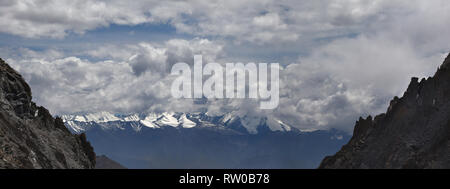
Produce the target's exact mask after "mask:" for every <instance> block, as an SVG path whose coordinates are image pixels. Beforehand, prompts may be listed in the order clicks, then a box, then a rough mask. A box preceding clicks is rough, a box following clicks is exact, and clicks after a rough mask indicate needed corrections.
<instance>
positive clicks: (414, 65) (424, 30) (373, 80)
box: [0, 0, 450, 130]
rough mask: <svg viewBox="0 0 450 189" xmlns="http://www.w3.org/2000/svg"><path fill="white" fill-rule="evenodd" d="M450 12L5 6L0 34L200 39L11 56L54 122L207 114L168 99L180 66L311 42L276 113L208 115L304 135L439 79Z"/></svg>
mask: <svg viewBox="0 0 450 189" xmlns="http://www.w3.org/2000/svg"><path fill="white" fill-rule="evenodd" d="M449 10H450V5H449V4H448V3H447V2H446V1H443V0H430V1H420V0H410V1H409V0H408V1H406V0H405V1H402V0H398V1H388V0H376V1H364V0H333V1H331V0H317V1H269V0H262V1H252V0H244V1H243V0H231V1H190V2H186V1H131V2H126V3H125V2H123V1H114V0H113V1H95V2H94V1H90V0H78V1H63V0H61V1H1V2H0V32H5V33H10V34H14V35H19V36H24V37H32V38H39V37H56V38H63V37H64V36H67V35H68V34H70V33H79V34H82V33H84V32H86V31H89V30H93V29H95V28H100V27H105V26H108V25H111V24H119V25H136V24H142V23H153V24H161V23H164V24H165V23H167V24H170V25H172V26H174V27H175V28H176V29H177V31H178V32H179V33H187V34H190V35H193V36H194V37H193V39H191V40H186V39H169V40H167V41H165V42H161V43H150V42H143V43H136V44H133V43H131V44H121V45H117V44H116V45H112V44H105V45H104V46H100V47H95V48H92V47H90V46H89V48H87V49H86V51H85V52H75V54H76V55H73V54H70V55H66V54H65V53H63V52H60V51H58V50H55V49H52V48H49V49H47V50H45V51H39V52H37V51H33V50H30V49H27V48H20V49H16V50H5V49H2V50H3V51H2V53H3V54H7V55H8V57H9V59H8V61H9V62H10V63H11V64H12V65H13V66H14V67H15V68H16V69H18V70H19V71H20V72H21V73H22V74H23V75H24V76H25V78H27V80H28V81H29V82H30V84H31V86H32V88H33V94H34V95H35V98H36V100H37V101H38V103H40V104H42V105H44V106H46V107H48V108H49V109H50V110H52V111H53V112H56V113H73V112H79V111H102V110H106V111H114V112H140V111H164V110H174V111H190V110H192V109H195V108H197V106H198V105H193V104H192V101H190V100H176V99H172V98H171V97H170V88H169V86H170V83H171V79H173V78H170V77H169V76H167V74H166V73H167V71H168V68H170V66H171V65H172V64H174V63H177V62H186V63H192V61H193V55H194V54H202V55H203V57H204V59H205V60H204V62H214V61H219V62H220V61H223V60H229V59H234V60H235V59H236V58H235V57H229V56H228V54H227V51H226V48H225V47H229V48H233V47H237V48H238V49H239V45H240V44H244V45H245V44H248V43H247V42H249V43H250V44H252V45H255V44H256V45H255V46H252V47H260V46H261V45H265V46H269V47H268V48H267V49H266V51H267V52H268V53H267V56H268V57H269V56H275V57H276V56H277V55H278V54H277V52H279V49H278V48H280V47H283V49H289V48H290V46H288V45H292V44H299V43H305V44H306V45H305V48H307V49H306V50H305V49H294V50H293V51H295V50H297V51H298V53H299V54H301V55H299V57H300V58H299V59H298V62H296V63H294V64H290V65H288V66H287V67H285V68H284V70H282V71H281V72H280V77H281V81H280V84H281V86H280V95H281V96H280V105H279V107H278V109H275V110H272V111H259V110H258V108H257V106H258V105H259V103H258V102H256V101H249V100H238V99H225V100H211V101H209V102H208V103H207V104H206V105H205V106H207V108H208V111H209V112H210V113H212V114H220V113H223V112H229V111H239V112H241V113H250V114H252V115H253V116H254V115H269V116H274V117H276V118H278V119H281V120H283V122H285V123H288V124H290V125H293V126H296V127H299V128H302V129H327V128H340V129H344V130H351V129H352V128H353V124H354V120H355V119H356V118H357V117H358V116H361V115H367V114H374V113H378V112H381V111H384V110H385V109H386V107H387V106H386V105H387V103H388V101H389V99H391V98H392V97H393V96H394V95H401V94H402V93H403V91H404V90H405V89H406V87H407V85H408V82H409V80H410V77H412V76H418V77H425V76H430V75H432V73H433V72H434V71H435V70H436V68H437V66H438V65H439V64H440V63H441V62H442V60H443V59H442V57H443V56H444V55H445V53H446V51H448V49H450V44H449V43H448V41H450V35H445V34H448V33H450V27H449V26H448V23H447V22H448V20H450V11H449ZM206 38H209V39H206ZM213 39H214V40H213ZM230 46H231V47H230ZM271 46H273V47H272V48H271ZM295 47H297V46H295ZM292 48H294V47H292ZM244 49H245V48H244ZM272 50H273V52H275V53H273V52H272ZM237 51H238V50H237ZM242 54H246V52H242ZM85 56H87V57H88V59H82V58H79V57H85ZM248 56H249V57H245V59H246V60H250V61H253V60H252V58H253V57H251V55H248ZM292 56H296V55H292ZM89 58H94V59H95V61H94V60H89ZM281 63H283V62H281ZM285 64H287V63H285Z"/></svg>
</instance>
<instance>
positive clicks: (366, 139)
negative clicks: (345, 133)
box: [319, 55, 450, 168]
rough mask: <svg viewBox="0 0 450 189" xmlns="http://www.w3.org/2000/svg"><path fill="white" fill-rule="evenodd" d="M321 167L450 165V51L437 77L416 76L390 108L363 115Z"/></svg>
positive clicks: (445, 166) (428, 166)
mask: <svg viewBox="0 0 450 189" xmlns="http://www.w3.org/2000/svg"><path fill="white" fill-rule="evenodd" d="M319 168H450V55H449V56H448V57H447V58H446V59H445V61H444V63H443V64H442V65H441V66H440V68H439V69H438V71H437V72H436V74H435V75H434V76H433V77H430V78H427V79H421V80H420V82H419V79H418V78H412V80H411V83H410V84H409V87H408V89H407V91H406V92H405V93H404V94H403V97H401V98H398V97H394V99H393V100H392V101H391V102H390V106H389V108H388V110H387V112H386V113H384V114H381V115H378V116H376V117H375V118H372V117H371V116H369V117H367V118H366V119H363V118H360V119H359V121H357V122H356V125H355V128H354V131H353V137H352V138H351V140H350V141H349V142H348V144H346V145H344V146H343V147H342V149H341V150H340V151H339V152H337V153H336V154H335V155H334V156H329V157H326V158H325V159H324V160H323V161H322V163H321V165H320V167H319Z"/></svg>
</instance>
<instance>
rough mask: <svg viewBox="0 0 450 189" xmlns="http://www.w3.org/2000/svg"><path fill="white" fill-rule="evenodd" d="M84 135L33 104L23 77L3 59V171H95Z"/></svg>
mask: <svg viewBox="0 0 450 189" xmlns="http://www.w3.org/2000/svg"><path fill="white" fill-rule="evenodd" d="M94 166H95V153H94V151H93V148H92V147H91V145H90V143H89V142H88V141H87V140H86V136H85V135H84V134H80V135H73V134H71V133H70V132H69V130H68V129H67V128H66V127H65V126H64V123H63V121H62V120H61V119H60V118H56V119H55V118H53V117H52V115H50V113H49V111H48V110H47V109H45V108H44V107H38V106H36V104H35V103H34V102H32V101H31V89H30V87H29V86H28V84H27V83H26V82H25V81H24V80H23V78H22V76H21V75H20V74H18V73H17V72H16V71H15V70H13V69H12V68H11V67H10V66H9V65H8V64H6V63H5V62H4V61H3V60H2V59H0V168H94Z"/></svg>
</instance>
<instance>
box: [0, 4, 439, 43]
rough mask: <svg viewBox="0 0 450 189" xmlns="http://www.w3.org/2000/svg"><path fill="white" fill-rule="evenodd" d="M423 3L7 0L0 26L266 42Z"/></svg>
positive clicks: (377, 18)
mask: <svg viewBox="0 0 450 189" xmlns="http://www.w3.org/2000/svg"><path fill="white" fill-rule="evenodd" d="M423 5H424V3H423V1H417V0H413V1H395V2H392V1H387V0H376V1H363V0H352V1H349V0H340V1H333V0H318V1H270V0H263V1H253V0H245V1H242V0H231V1H202V0H195V1H189V2H186V1H132V2H126V3H125V2H123V1H119V0H112V1H111V0H110V1H102V0H100V1H94V0H75V1H73V0H71V1H68V0H67V1H66V0H60V1H47V0H27V1H4V3H2V4H0V31H1V32H5V33H10V34H14V35H19V36H23V37H30V38H38V37H52V38H63V37H65V36H67V35H69V34H71V33H76V34H83V33H85V32H86V31H90V30H94V29H97V28H102V27H108V26H109V25H112V24H116V25H129V26H135V25H139V24H146V23H150V24H161V23H167V24H169V25H172V26H173V27H175V28H176V29H177V31H178V32H182V33H187V34H192V35H194V36H205V37H206V36H212V37H214V36H218V37H224V38H232V39H233V40H235V41H238V42H239V41H250V42H256V43H260V44H267V43H274V42H289V41H297V40H299V41H301V40H305V39H309V40H310V39H314V38H320V37H325V36H333V35H343V34H349V33H350V34H351V33H358V32H360V31H364V30H366V29H367V28H368V27H369V26H371V25H378V24H379V23H383V22H386V21H388V20H390V19H395V18H397V17H398V16H403V15H404V14H410V13H412V12H420V11H424V10H423V9H422V8H421V7H423ZM443 6H444V7H445V6H446V5H445V1H440V0H432V1H427V3H426V7H428V8H429V9H441V10H442V11H444V12H442V13H443V14H446V16H447V15H448V14H447V13H445V12H448V11H445V10H447V9H443V8H442V7H443ZM435 14H436V13H435ZM430 16H431V15H430ZM435 16H442V15H435ZM422 19H423V18H422ZM427 19H428V18H427ZM429 19H431V17H429Z"/></svg>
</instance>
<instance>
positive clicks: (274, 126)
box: [61, 112, 296, 134]
mask: <svg viewBox="0 0 450 189" xmlns="http://www.w3.org/2000/svg"><path fill="white" fill-rule="evenodd" d="M61 118H62V120H63V121H64V123H65V124H66V125H67V127H68V128H69V129H70V130H71V131H72V132H75V133H81V132H85V131H87V130H89V129H90V128H92V127H94V126H100V127H101V128H103V129H114V128H116V129H124V127H127V126H131V127H132V128H133V129H134V130H135V131H137V132H138V131H140V130H141V129H142V127H147V128H152V129H158V128H161V127H174V128H195V127H217V128H218V129H231V130H236V131H240V132H245V133H250V134H257V133H258V130H261V129H268V130H270V131H292V130H296V129H295V128H292V127H291V126H289V125H287V124H285V123H283V122H282V121H281V120H278V119H275V118H271V117H260V116H248V115H244V116H240V115H237V114H236V113H228V114H224V115H221V116H209V115H208V114H207V113H174V112H164V113H148V114H130V115H117V114H116V115H115V114H112V113H109V112H98V113H91V114H84V115H63V116H61Z"/></svg>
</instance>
